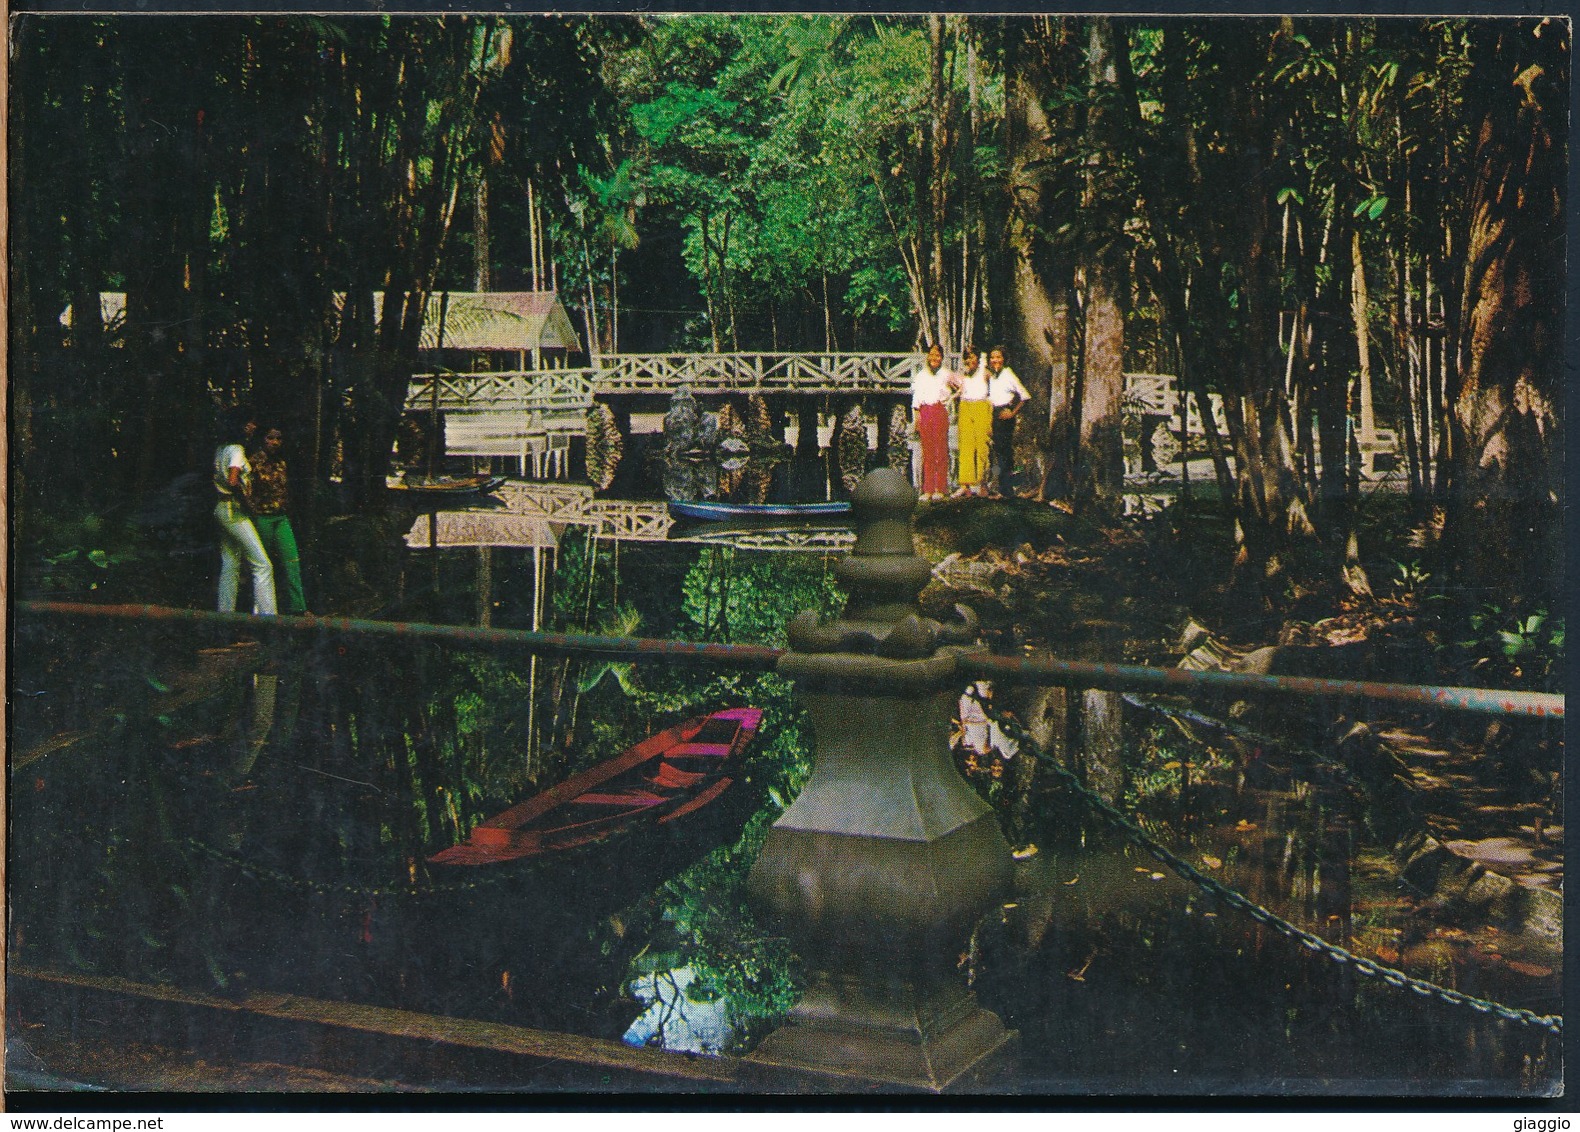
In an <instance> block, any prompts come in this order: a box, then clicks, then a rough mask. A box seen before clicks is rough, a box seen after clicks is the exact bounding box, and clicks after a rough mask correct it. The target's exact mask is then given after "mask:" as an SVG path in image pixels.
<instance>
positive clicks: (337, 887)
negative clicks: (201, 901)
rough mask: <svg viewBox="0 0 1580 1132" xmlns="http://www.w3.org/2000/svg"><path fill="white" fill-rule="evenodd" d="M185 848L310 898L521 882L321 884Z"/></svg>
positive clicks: (189, 842) (415, 893) (201, 847)
mask: <svg viewBox="0 0 1580 1132" xmlns="http://www.w3.org/2000/svg"><path fill="white" fill-rule="evenodd" d="M184 845H185V847H186V848H187V849H190V850H191V851H193V852H194V853H197V854H200V855H202V856H204V857H207V858H209V859H210V860H212V861H217V862H219V863H220V864H223V865H226V866H228V867H230V868H233V869H235V870H236V871H237V872H240V873H241V874H242V875H243V876H247V877H251V878H252V879H254V880H262V881H268V882H269V883H271V884H275V885H278V886H279V887H281V888H284V889H288V890H290V891H292V892H300V893H306V894H307V895H309V896H334V897H354V898H356V899H357V900H368V899H382V898H387V897H392V896H409V897H422V896H448V895H454V894H455V893H461V892H474V891H479V890H483V889H490V888H497V887H498V886H500V885H502V884H507V883H509V882H510V881H512V880H515V879H517V876H518V873H517V872H516V871H515V870H503V871H501V872H500V873H498V874H497V875H495V876H491V877H485V878H484V879H482V880H473V881H456V882H452V883H445V884H428V885H422V884H417V883H416V882H415V881H412V882H409V883H407V884H387V885H350V884H321V883H319V882H317V881H310V880H304V879H303V878H301V877H295V876H292V875H291V874H290V873H286V872H282V871H281V870H279V869H275V868H271V867H269V866H268V865H260V864H257V863H256V862H253V861H248V860H245V859H243V858H241V857H237V856H235V855H233V854H230V853H226V852H224V851H223V850H220V849H216V848H215V847H214V846H212V845H209V844H206V843H205V842H202V841H199V840H198V839H197V838H195V837H189V838H187V839H186V841H185V843H184Z"/></svg>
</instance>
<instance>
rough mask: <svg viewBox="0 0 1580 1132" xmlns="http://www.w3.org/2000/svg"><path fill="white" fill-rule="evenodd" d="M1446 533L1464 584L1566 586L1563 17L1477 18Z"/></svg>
mask: <svg viewBox="0 0 1580 1132" xmlns="http://www.w3.org/2000/svg"><path fill="white" fill-rule="evenodd" d="M1475 35H1476V38H1475V39H1474V40H1473V45H1472V51H1473V55H1472V60H1473V62H1472V67H1473V70H1472V79H1471V93H1472V96H1473V99H1474V102H1473V105H1474V106H1476V108H1477V109H1479V110H1480V112H1481V113H1480V123H1479V130H1478V134H1477V138H1476V147H1475V158H1474V161H1473V174H1472V182H1471V188H1470V209H1469V217H1470V232H1469V238H1468V242H1467V244H1466V247H1465V264H1466V268H1465V282H1464V290H1463V292H1462V296H1461V307H1460V322H1459V344H1458V352H1459V390H1458V396H1457V397H1456V398H1455V400H1454V405H1453V409H1454V418H1453V423H1454V427H1455V429H1456V432H1457V433H1458V436H1457V438H1456V443H1455V445H1454V457H1455V465H1454V479H1453V485H1452V494H1451V498H1450V507H1449V527H1448V535H1449V539H1450V544H1451V546H1452V547H1453V548H1454V551H1455V554H1454V556H1453V561H1454V562H1455V564H1456V567H1457V569H1458V572H1459V574H1460V580H1461V582H1462V583H1463V584H1464V585H1465V586H1466V587H1468V588H1469V595H1470V596H1471V597H1472V598H1473V599H1474V598H1479V597H1481V596H1482V595H1492V594H1507V593H1508V592H1509V591H1510V590H1511V589H1513V590H1515V591H1516V593H1518V594H1521V595H1523V596H1525V597H1528V598H1529V599H1531V600H1532V601H1534V602H1542V603H1551V602H1553V601H1557V600H1560V599H1561V596H1562V593H1563V588H1562V587H1563V551H1564V537H1563V522H1562V517H1563V474H1564V463H1563V415H1562V406H1563V397H1564V385H1563V347H1564V338H1563V334H1564V289H1563V280H1564V221H1565V213H1564V189H1563V187H1564V177H1565V173H1566V166H1565V161H1566V152H1567V151H1566V143H1567V136H1566V135H1567V117H1566V116H1567V98H1568V42H1567V35H1566V34H1565V29H1564V25H1563V24H1562V23H1561V22H1559V21H1552V22H1548V21H1542V22H1541V24H1540V25H1535V24H1533V23H1532V22H1529V21H1520V22H1518V23H1512V24H1509V23H1500V24H1499V25H1497V26H1492V25H1482V26H1478V27H1477V29H1476V33H1475Z"/></svg>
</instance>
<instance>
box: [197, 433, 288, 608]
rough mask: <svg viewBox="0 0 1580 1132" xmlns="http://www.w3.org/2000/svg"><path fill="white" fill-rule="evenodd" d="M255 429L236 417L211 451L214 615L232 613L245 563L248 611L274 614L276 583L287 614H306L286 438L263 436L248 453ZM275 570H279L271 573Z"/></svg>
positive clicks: (276, 605)
mask: <svg viewBox="0 0 1580 1132" xmlns="http://www.w3.org/2000/svg"><path fill="white" fill-rule="evenodd" d="M257 431H258V424H257V422H256V421H254V420H253V419H252V418H251V416H250V415H248V414H238V415H237V416H236V417H235V418H234V419H233V420H232V422H230V425H229V427H228V428H227V430H226V432H227V435H226V436H225V438H224V442H223V443H221V444H220V446H219V447H218V448H217V449H216V450H215V452H214V488H215V490H216V491H217V492H219V502H218V503H216V504H215V506H214V518H215V519H217V520H218V521H219V531H220V540H219V544H220V567H219V611H220V612H221V613H233V612H235V609H236V593H237V590H238V589H239V588H240V583H241V567H242V565H243V564H244V563H245V564H246V566H247V568H248V570H249V571H250V573H251V574H252V611H253V612H254V613H265V614H272V613H277V612H278V611H279V603H278V601H277V600H276V594H275V581H276V579H277V578H279V579H281V580H283V581H284V583H285V595H284V596H285V606H286V612H287V613H292V614H302V613H306V612H307V602H306V600H305V598H304V596H303V593H302V567H301V560H300V554H299V552H298V550H297V547H296V532H295V531H294V530H292V528H291V519H290V516H289V515H288V514H287V507H288V497H289V494H290V490H289V486H288V482H287V480H286V467H285V457H284V455H283V454H282V453H283V449H284V446H285V437H284V435H283V434H282V433H281V431H280V430H279V429H277V428H271V429H268V430H267V431H265V432H264V434H263V442H262V443H261V444H259V445H257V446H256V447H255V448H254V449H253V450H252V451H251V452H249V451H248V445H249V444H250V443H251V441H252V439H253V437H254V436H255V435H256V434H257ZM276 567H278V569H276Z"/></svg>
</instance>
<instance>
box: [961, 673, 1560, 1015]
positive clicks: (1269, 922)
mask: <svg viewBox="0 0 1580 1132" xmlns="http://www.w3.org/2000/svg"><path fill="white" fill-rule="evenodd" d="M983 706H984V707H985V708H986V710H987V712H988V714H989V715H990V717H991V718H993V720H994V721H995V722H996V723H998V725H999V727H1000V729H1002V730H1003V731H1005V732H1007V733H1008V734H1010V736H1011V737H1012V738H1014V739H1015V741H1016V742H1017V743H1020V744H1021V745H1022V746H1023V747H1024V748H1025V749H1027V750H1029V751H1030V752H1031V753H1032V754H1033V755H1035V756H1036V759H1037V761H1038V762H1039V763H1042V764H1043V765H1044V766H1047V767H1048V768H1049V769H1050V770H1052V771H1053V772H1054V773H1055V774H1057V775H1058V776H1059V778H1060V779H1061V780H1062V781H1063V782H1064V783H1065V785H1067V786H1069V787H1070V789H1072V790H1073V791H1074V792H1075V794H1076V796H1077V797H1079V798H1080V799H1081V800H1082V801H1083V802H1085V803H1086V804H1087V805H1088V806H1090V807H1091V808H1092V809H1094V810H1096V811H1097V813H1098V815H1099V816H1101V817H1102V818H1103V819H1104V820H1105V821H1107V822H1108V823H1109V824H1110V825H1112V826H1114V827H1115V828H1116V829H1118V830H1119V831H1120V832H1121V833H1123V834H1124V835H1125V837H1126V838H1128V839H1129V840H1130V841H1131V842H1133V843H1134V844H1135V845H1136V846H1137V847H1139V848H1140V849H1142V850H1144V851H1145V852H1146V853H1147V854H1148V855H1150V856H1151V857H1153V858H1154V859H1156V860H1157V861H1159V862H1160V863H1162V864H1163V865H1166V866H1167V867H1168V868H1170V869H1171V870H1173V871H1174V872H1175V873H1177V874H1178V875H1179V876H1181V877H1183V878H1184V879H1186V880H1188V881H1190V882H1191V883H1193V884H1195V885H1196V886H1197V887H1199V888H1201V889H1202V890H1203V891H1204V892H1206V893H1207V894H1208V895H1209V896H1211V897H1213V898H1214V899H1216V900H1218V901H1220V902H1222V903H1224V904H1227V905H1228V906H1229V907H1231V908H1234V909H1237V910H1238V911H1241V912H1244V913H1245V914H1246V915H1247V916H1249V917H1251V919H1253V920H1255V921H1256V922H1257V923H1259V924H1261V925H1263V926H1264V927H1267V928H1271V929H1272V930H1273V931H1275V932H1277V933H1278V934H1279V935H1282V936H1284V937H1286V938H1287V939H1292V940H1294V941H1295V942H1297V943H1299V944H1301V945H1302V946H1304V947H1305V948H1306V949H1308V950H1310V951H1314V952H1316V953H1317V954H1319V955H1321V956H1323V957H1324V958H1326V959H1329V960H1332V961H1333V962H1335V963H1338V964H1341V965H1347V966H1350V967H1353V968H1354V969H1355V970H1357V971H1359V972H1360V973H1361V974H1363V975H1365V976H1367V977H1369V978H1374V979H1378V980H1380V981H1381V982H1383V983H1385V984H1386V985H1388V986H1390V987H1395V988H1397V989H1399V990H1408V991H1411V992H1413V993H1415V994H1418V995H1421V996H1423V997H1426V998H1435V999H1437V1000H1439V1001H1441V1002H1446V1003H1449V1004H1450V1005H1453V1006H1467V1007H1469V1008H1470V1009H1472V1010H1474V1011H1476V1012H1477V1013H1479V1014H1491V1015H1493V1016H1495V1017H1498V1018H1501V1019H1503V1020H1504V1021H1507V1022H1515V1023H1518V1024H1519V1025H1522V1026H1536V1027H1539V1028H1541V1029H1544V1030H1547V1031H1549V1032H1551V1033H1554V1034H1560V1035H1561V1034H1562V1033H1563V1017H1562V1016H1561V1015H1556V1014H1537V1013H1535V1012H1534V1011H1531V1010H1524V1009H1520V1008H1518V1007H1513V1006H1505V1005H1503V1004H1502V1003H1498V1002H1491V1001H1488V1000H1487V999H1484V998H1476V997H1474V996H1473V995H1468V994H1465V993H1464V992H1463V991H1457V990H1453V989H1451V988H1449V987H1443V986H1438V985H1437V984H1436V983H1429V982H1427V981H1426V980H1424V979H1417V978H1414V977H1413V976H1411V975H1407V974H1405V973H1404V972H1403V971H1399V970H1396V969H1395V968H1393V967H1385V966H1383V965H1382V964H1381V963H1378V962H1377V961H1376V960H1373V959H1368V958H1366V957H1365V956H1364V955H1357V954H1356V953H1355V952H1353V951H1350V950H1349V949H1348V948H1344V947H1340V946H1339V945H1338V944H1336V943H1330V942H1328V941H1327V940H1325V939H1323V938H1322V937H1321V936H1319V935H1316V934H1314V933H1312V932H1308V931H1306V930H1305V929H1304V928H1299V927H1296V926H1295V925H1294V924H1292V923H1290V922H1289V921H1288V920H1285V919H1283V918H1282V917H1280V916H1279V915H1278V914H1277V913H1275V912H1273V911H1271V910H1270V909H1268V908H1266V907H1264V906H1263V905H1261V904H1258V903H1257V902H1256V901H1254V900H1252V899H1251V898H1250V897H1248V896H1246V895H1244V894H1243V893H1240V892H1236V891H1235V890H1234V889H1232V888H1229V887H1227V886H1226V885H1224V884H1221V883H1220V882H1218V881H1216V880H1214V879H1213V878H1212V877H1210V876H1207V875H1206V874H1205V873H1203V872H1202V871H1201V870H1200V869H1197V868H1196V867H1195V866H1194V865H1192V864H1190V863H1189V862H1188V861H1186V860H1184V859H1183V858H1181V857H1179V856H1177V855H1176V854H1174V853H1172V852H1170V851H1169V850H1168V849H1166V848H1165V847H1164V846H1162V845H1160V844H1158V842H1156V841H1154V840H1153V839H1152V838H1151V837H1150V836H1148V834H1147V833H1146V832H1145V831H1144V830H1142V829H1141V828H1140V827H1139V826H1137V825H1135V824H1134V823H1133V822H1131V821H1130V820H1129V819H1128V818H1127V817H1125V815H1124V814H1122V813H1121V812H1120V811H1119V810H1117V809H1115V808H1114V807H1113V806H1112V805H1110V804H1109V803H1108V802H1107V801H1106V800H1105V799H1103V798H1102V797H1100V796H1099V795H1097V794H1094V793H1093V792H1092V791H1090V790H1088V789H1087V788H1086V787H1085V785H1083V784H1082V782H1081V780H1080V779H1079V778H1077V777H1076V776H1075V775H1074V774H1072V773H1071V772H1070V771H1069V770H1068V769H1066V768H1065V767H1063V766H1061V765H1059V763H1058V761H1057V760H1055V759H1053V758H1051V757H1050V756H1049V755H1048V754H1047V752H1046V751H1044V750H1043V747H1042V744H1040V743H1039V742H1037V740H1036V738H1035V737H1034V736H1033V735H1032V734H1031V732H1030V731H1028V730H1027V729H1026V727H1025V726H1024V725H1023V724H1021V722H1020V721H1019V720H1017V719H1015V718H1013V717H1012V716H1008V715H1005V714H1004V713H1003V712H1000V711H997V710H995V709H994V708H993V706H992V705H991V704H984V705H983Z"/></svg>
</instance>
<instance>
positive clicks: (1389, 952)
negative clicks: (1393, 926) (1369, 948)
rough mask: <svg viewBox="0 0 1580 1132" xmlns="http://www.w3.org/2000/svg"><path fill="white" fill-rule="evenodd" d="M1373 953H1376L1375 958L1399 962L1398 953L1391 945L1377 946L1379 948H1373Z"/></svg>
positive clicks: (1385, 961) (1388, 961) (1386, 961)
mask: <svg viewBox="0 0 1580 1132" xmlns="http://www.w3.org/2000/svg"><path fill="white" fill-rule="evenodd" d="M1375 954H1376V956H1377V958H1379V959H1381V960H1382V961H1383V962H1384V963H1397V962H1399V953H1398V952H1397V951H1395V950H1394V949H1393V948H1391V947H1379V948H1376V949H1375Z"/></svg>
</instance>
